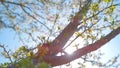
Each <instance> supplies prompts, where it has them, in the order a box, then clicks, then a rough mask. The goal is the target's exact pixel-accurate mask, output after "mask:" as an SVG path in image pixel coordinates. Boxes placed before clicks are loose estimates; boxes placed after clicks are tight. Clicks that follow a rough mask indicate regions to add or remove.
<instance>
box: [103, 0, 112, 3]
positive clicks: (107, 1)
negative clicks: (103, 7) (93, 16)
mask: <svg viewBox="0 0 120 68" xmlns="http://www.w3.org/2000/svg"><path fill="white" fill-rule="evenodd" d="M103 2H106V3H109V2H112V0H103Z"/></svg>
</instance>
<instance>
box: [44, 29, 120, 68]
mask: <svg viewBox="0 0 120 68" xmlns="http://www.w3.org/2000/svg"><path fill="white" fill-rule="evenodd" d="M119 33H120V27H118V28H117V29H115V30H113V31H111V32H110V33H109V34H108V35H106V36H105V37H103V38H101V39H100V40H98V41H96V42H95V43H93V44H89V45H87V46H85V47H83V48H80V49H78V50H76V51H75V52H74V53H73V54H72V55H62V56H45V57H44V59H45V61H46V62H48V63H50V64H51V65H52V66H58V65H62V64H66V63H68V62H71V61H73V60H75V59H78V58H80V57H81V56H83V55H86V54H87V53H90V52H92V51H95V50H97V49H99V48H100V47H101V46H103V45H104V44H106V43H107V42H109V41H110V40H111V39H113V38H114V37H115V36H117V35H118V34H119Z"/></svg>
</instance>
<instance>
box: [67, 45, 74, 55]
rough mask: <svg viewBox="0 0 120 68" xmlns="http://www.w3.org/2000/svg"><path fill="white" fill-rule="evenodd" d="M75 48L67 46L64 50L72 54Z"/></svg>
mask: <svg viewBox="0 0 120 68" xmlns="http://www.w3.org/2000/svg"><path fill="white" fill-rule="evenodd" d="M75 50H76V49H75V48H73V47H69V48H66V49H65V52H67V53H68V54H72V53H73V52H74V51H75Z"/></svg>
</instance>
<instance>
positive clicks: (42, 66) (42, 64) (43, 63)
mask: <svg viewBox="0 0 120 68" xmlns="http://www.w3.org/2000/svg"><path fill="white" fill-rule="evenodd" d="M40 68H51V66H50V65H49V64H47V63H45V62H42V63H41V64H40Z"/></svg>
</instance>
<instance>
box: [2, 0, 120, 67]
mask: <svg viewBox="0 0 120 68" xmlns="http://www.w3.org/2000/svg"><path fill="white" fill-rule="evenodd" d="M0 3H1V5H0V7H1V9H0V10H1V12H0V14H1V15H0V28H1V30H2V29H3V28H9V29H12V30H13V31H15V32H16V33H17V36H18V37H19V40H20V41H21V42H22V44H23V45H24V46H21V47H20V48H19V49H18V50H16V51H15V53H13V52H12V53H11V54H9V51H7V50H6V48H5V47H4V45H2V44H1V45H0V47H1V48H3V52H2V54H3V55H4V56H5V57H6V58H8V59H9V60H10V61H11V62H10V63H6V64H3V65H1V66H6V67H16V68H17V67H18V68H19V67H20V66H21V67H23V68H30V67H31V68H33V67H42V68H47V67H50V66H52V67H54V66H59V65H63V64H67V63H70V62H71V61H73V60H75V59H78V58H81V59H83V60H84V61H85V62H91V63H93V64H94V62H95V63H96V65H98V66H101V67H107V66H112V65H113V64H114V61H115V60H116V59H117V58H118V56H117V57H115V58H114V61H109V62H112V64H109V65H107V64H102V63H101V62H99V61H98V62H96V61H94V60H92V61H91V60H88V57H90V55H91V56H93V54H92V53H91V52H92V51H95V50H97V49H99V48H100V47H102V46H103V45H104V44H106V43H108V42H109V41H110V40H111V39H113V38H114V37H115V36H117V35H118V34H119V33H120V23H119V22H120V20H119V14H117V13H116V12H119V5H120V3H116V1H114V0H95V1H94V0H61V1H59V0H58V1H54V0H37V1H33V0H29V1H21V0H20V1H19V0H17V1H9V0H1V1H0ZM80 39H81V40H83V41H85V43H82V44H81V43H79V42H80V41H78V44H72V43H74V41H75V40H80ZM31 42H33V43H35V45H36V46H34V47H32V48H29V46H30V44H28V43H31ZM66 43H68V44H66ZM25 45H26V46H28V47H26V46H25ZM70 46H74V47H76V51H74V53H73V54H72V55H69V54H67V53H66V52H65V51H64V50H65V49H66V48H68V47H70ZM36 50H37V52H35V51H36ZM58 53H61V55H60V56H57V54H58ZM99 54H100V55H99V56H97V57H100V56H101V53H99ZM13 60H14V61H13ZM63 60H64V61H63ZM97 60H99V59H97ZM49 64H50V65H49ZM79 64H80V65H81V67H83V68H84V66H85V65H84V64H83V63H79Z"/></svg>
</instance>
